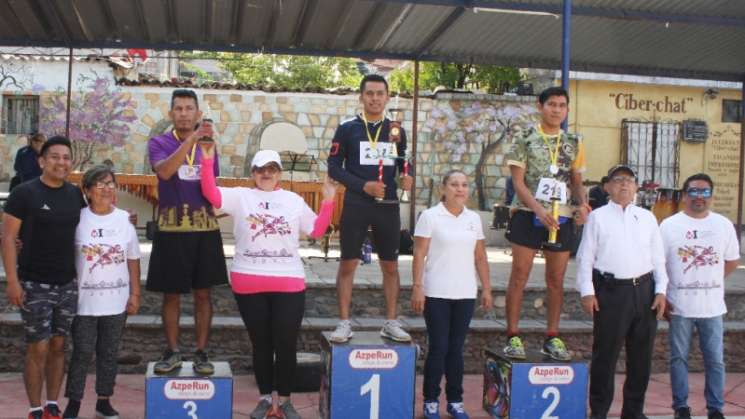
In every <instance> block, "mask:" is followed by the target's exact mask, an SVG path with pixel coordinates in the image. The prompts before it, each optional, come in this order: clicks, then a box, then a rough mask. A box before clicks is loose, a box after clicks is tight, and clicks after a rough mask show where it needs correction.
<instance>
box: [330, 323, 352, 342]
mask: <svg viewBox="0 0 745 419" xmlns="http://www.w3.org/2000/svg"><path fill="white" fill-rule="evenodd" d="M352 336H354V333H352V322H351V321H349V320H341V321H339V324H337V325H336V329H335V330H334V331H333V332H331V336H329V340H330V341H331V342H336V343H344V342H347V341H348V340H349V339H351V338H352Z"/></svg>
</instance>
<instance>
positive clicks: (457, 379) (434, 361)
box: [422, 297, 475, 403]
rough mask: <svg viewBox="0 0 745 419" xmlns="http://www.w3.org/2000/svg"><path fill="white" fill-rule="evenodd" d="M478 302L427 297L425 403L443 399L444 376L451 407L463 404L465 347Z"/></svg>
mask: <svg viewBox="0 0 745 419" xmlns="http://www.w3.org/2000/svg"><path fill="white" fill-rule="evenodd" d="M474 303H475V300H474V299H472V298H468V299H462V300H451V299H447V298H432V297H427V298H426V299H425V302H424V321H425V323H426V324H427V342H428V345H429V346H428V347H427V359H426V360H425V361H424V385H423V386H422V392H423V393H424V400H437V399H438V398H439V397H440V380H442V374H443V373H445V381H446V386H445V395H446V396H447V400H448V403H458V402H462V401H463V346H464V344H465V342H466V333H467V332H468V325H469V324H471V317H472V316H473V307H474Z"/></svg>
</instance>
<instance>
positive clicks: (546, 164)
mask: <svg viewBox="0 0 745 419" xmlns="http://www.w3.org/2000/svg"><path fill="white" fill-rule="evenodd" d="M538 111H539V112H540V116H541V121H540V123H539V124H537V125H536V126H535V127H533V128H530V129H528V130H526V131H523V132H521V133H520V134H519V135H518V138H516V139H515V141H514V142H513V144H512V147H511V149H510V151H509V152H508V153H507V155H506V156H505V160H507V165H508V166H509V168H510V173H511V175H512V183H513V186H514V189H515V197H514V198H513V201H512V207H513V210H512V214H511V217H510V221H509V224H508V226H507V233H506V235H505V236H506V237H507V240H509V241H510V243H511V244H512V271H511V272H510V281H509V284H508V286H507V295H506V297H507V304H506V307H505V311H506V317H507V345H506V346H505V347H504V354H505V355H506V356H508V357H510V358H514V359H525V348H524V346H523V341H522V339H521V338H520V332H519V329H518V322H519V320H520V307H521V306H522V300H523V290H524V289H525V286H526V284H527V282H528V278H529V277H530V271H531V269H532V268H533V259H534V258H535V255H536V253H537V252H538V251H539V250H543V255H544V256H545V258H546V292H547V294H548V310H547V311H546V323H547V325H546V339H545V341H544V343H543V347H542V348H541V352H543V353H544V354H546V355H548V356H550V357H551V358H553V359H556V360H558V361H568V360H569V359H570V358H571V357H570V355H569V351H567V349H566V346H565V345H564V342H563V341H562V340H561V339H560V338H559V318H560V317H561V306H562V302H563V296H564V273H565V272H566V268H567V264H568V263H569V252H570V251H571V250H572V249H573V247H574V242H575V240H576V238H575V236H576V234H575V219H574V218H576V223H577V224H582V223H584V221H585V218H586V217H587V214H588V213H589V211H590V207H589V206H588V205H587V202H586V198H585V188H584V186H582V173H583V172H584V171H585V152H584V146H583V143H582V139H581V138H580V137H579V136H577V135H573V134H569V133H565V132H563V131H562V130H561V123H562V122H563V121H564V120H565V119H566V117H567V114H568V112H569V95H568V94H567V92H566V90H564V89H562V88H560V87H550V88H548V89H546V90H544V91H543V92H542V93H541V94H540V96H538ZM570 190H571V195H572V196H573V197H574V200H575V201H576V204H577V207H576V209H575V208H573V207H571V206H570V205H569V204H570V203H569V199H568V198H569V191H570ZM552 206H555V207H556V210H557V211H556V212H557V213H558V214H552V212H553V211H552ZM555 215H558V219H557V218H555ZM573 217H574V218H573ZM552 229H553V230H556V233H555V234H556V238H555V240H553V241H551V240H549V238H550V236H551V235H550V234H549V231H550V230H552Z"/></svg>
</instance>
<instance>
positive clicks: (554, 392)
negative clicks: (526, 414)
mask: <svg viewBox="0 0 745 419" xmlns="http://www.w3.org/2000/svg"><path fill="white" fill-rule="evenodd" d="M549 397H551V404H549V405H548V408H547V409H546V410H545V411H544V412H543V415H541V419H559V417H558V416H554V415H553V413H554V410H556V406H557V405H558V404H559V399H560V398H561V393H559V389H558V388H556V387H554V386H551V387H546V388H545V389H544V390H543V394H541V398H544V399H548V398H549Z"/></svg>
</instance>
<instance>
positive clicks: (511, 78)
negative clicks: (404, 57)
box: [389, 62, 520, 93]
mask: <svg viewBox="0 0 745 419" xmlns="http://www.w3.org/2000/svg"><path fill="white" fill-rule="evenodd" d="M389 79H390V83H391V89H392V90H394V91H399V92H412V91H413V90H414V74H413V70H412V67H411V66H405V67H402V68H399V69H396V70H394V71H392V72H391V74H390V76H389ZM519 81H520V72H519V70H518V69H517V68H512V67H499V66H495V65H477V64H458V63H439V62H422V63H421V64H420V69H419V88H420V89H422V90H434V89H435V88H436V87H438V86H444V87H445V88H448V89H468V88H477V89H484V90H486V91H487V92H490V93H502V92H503V91H504V90H505V89H506V88H508V87H510V86H514V85H515V84H517V83H518V82H519Z"/></svg>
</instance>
